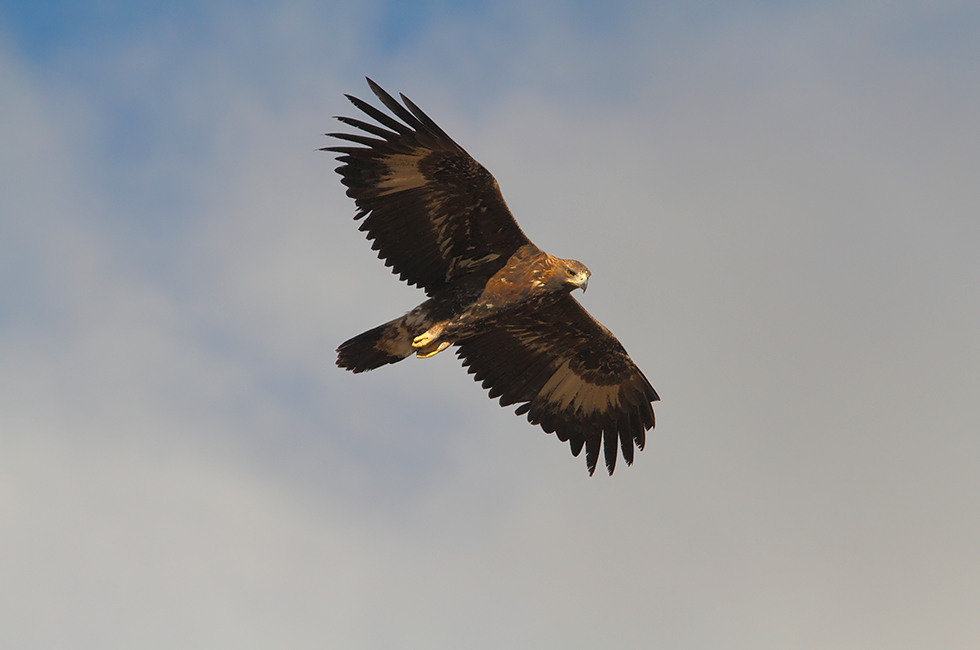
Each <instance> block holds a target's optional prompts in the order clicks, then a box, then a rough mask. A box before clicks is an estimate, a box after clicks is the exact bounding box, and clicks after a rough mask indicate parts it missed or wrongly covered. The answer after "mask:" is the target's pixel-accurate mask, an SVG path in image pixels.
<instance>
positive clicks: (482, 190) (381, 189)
mask: <svg viewBox="0 0 980 650" xmlns="http://www.w3.org/2000/svg"><path fill="white" fill-rule="evenodd" d="M367 81H368V84H369V85H370V86H371V90H373V91H374V94H375V95H377V96H378V99H380V100H381V102H382V103H383V104H384V105H385V106H386V107H387V108H388V110H390V111H391V112H392V113H393V114H394V116H395V117H397V118H398V119H395V118H393V117H391V116H390V115H387V114H385V113H384V112H382V111H381V110H379V109H377V108H375V107H373V106H371V105H370V104H368V103H367V102H364V101H362V100H360V99H357V98H356V97H351V96H350V95H347V98H348V99H349V100H350V101H351V102H352V103H353V104H354V106H356V107H357V108H359V109H360V110H362V111H363V112H364V113H366V114H367V115H368V116H370V117H371V118H373V119H374V120H375V121H376V122H377V123H378V124H380V125H381V126H377V125H375V124H368V123H366V122H362V121H360V120H356V119H353V118H349V117H338V118H337V119H339V120H340V121H341V122H343V123H344V124H347V125H349V126H353V127H355V128H357V129H360V130H361V131H364V132H365V133H368V134H370V136H373V137H369V136H367V135H363V134H360V133H330V134H328V135H330V136H332V137H335V138H338V139H340V140H346V141H348V142H352V143H355V144H357V145H361V146H356V147H355V146H336V147H325V148H324V149H323V150H324V151H333V152H336V153H339V154H340V155H339V156H338V157H337V160H338V161H340V162H341V163H343V164H342V165H341V166H340V167H338V168H337V172H338V173H339V174H340V175H341V176H342V177H343V178H342V182H343V184H344V185H346V186H347V196H349V197H351V198H352V199H354V202H355V203H356V204H357V214H356V215H355V217H354V218H355V219H361V218H364V221H363V222H362V223H361V226H360V229H361V230H363V231H366V232H367V236H368V239H372V240H374V244H373V245H372V248H373V249H374V250H377V251H378V257H380V258H381V259H383V260H385V265H386V266H390V267H391V268H392V270H393V271H394V272H395V273H397V274H398V276H399V278H401V279H402V280H405V281H406V282H408V283H409V284H414V285H418V286H419V287H421V288H423V289H425V291H426V293H427V294H429V295H432V294H433V293H435V292H436V291H438V290H439V289H441V288H442V287H445V286H446V285H447V284H449V283H450V282H452V281H453V280H454V279H455V278H457V277H459V276H461V275H465V274H467V273H473V272H478V273H481V274H486V277H490V276H491V275H493V274H494V273H496V272H497V271H498V270H499V269H500V268H501V267H502V266H503V265H504V263H505V262H506V261H507V259H508V258H509V257H510V256H511V254H512V253H513V252H514V251H516V250H517V249H518V248H520V247H521V246H523V245H524V244H527V243H529V241H528V239H527V237H526V236H525V235H524V233H523V232H521V229H520V227H519V226H518V225H517V222H516V221H514V217H513V215H511V213H510V210H509V209H508V208H507V204H506V203H504V198H503V196H502V195H501V194H500V188H499V187H498V185H497V181H496V180H494V178H493V176H492V175H491V174H490V172H488V171H487V170H486V169H485V168H484V167H483V166H482V165H481V164H480V163H478V162H476V161H475V160H473V158H472V157H471V156H470V155H469V154H468V153H466V152H465V151H463V149H462V147H460V146H459V145H458V144H456V143H455V142H453V140H452V138H450V137H449V136H448V135H446V133H445V131H443V130H442V129H441V128H439V127H438V126H437V125H436V123H435V122H433V121H432V120H431V119H430V118H429V117H428V116H427V115H426V114H425V113H423V112H422V111H421V110H420V109H419V108H418V107H417V106H416V105H415V104H413V103H412V102H411V101H410V100H409V99H408V98H407V97H405V96H404V95H402V96H401V98H402V101H403V102H404V106H402V105H401V104H399V103H398V102H397V101H396V100H395V99H394V98H393V97H392V96H391V95H389V94H388V93H386V92H385V91H384V90H382V89H381V87H380V86H378V85H377V84H376V83H374V82H373V81H371V80H370V79H368V80H367ZM399 120H401V121H399Z"/></svg>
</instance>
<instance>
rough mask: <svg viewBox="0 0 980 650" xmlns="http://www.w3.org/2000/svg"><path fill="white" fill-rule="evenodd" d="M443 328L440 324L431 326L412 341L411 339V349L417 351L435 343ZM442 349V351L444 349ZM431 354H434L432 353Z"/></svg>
mask: <svg viewBox="0 0 980 650" xmlns="http://www.w3.org/2000/svg"><path fill="white" fill-rule="evenodd" d="M443 327H444V326H443V325H441V324H440V325H433V326H432V327H430V328H429V329H427V330H426V331H424V332H422V333H421V334H419V335H418V336H416V337H415V338H414V339H412V347H413V348H416V349H419V348H425V347H427V346H429V345H432V344H433V343H435V341H436V339H438V338H439V335H440V334H442V330H443ZM442 349H443V350H444V349H445V348H442ZM432 354H435V352H433V353H432Z"/></svg>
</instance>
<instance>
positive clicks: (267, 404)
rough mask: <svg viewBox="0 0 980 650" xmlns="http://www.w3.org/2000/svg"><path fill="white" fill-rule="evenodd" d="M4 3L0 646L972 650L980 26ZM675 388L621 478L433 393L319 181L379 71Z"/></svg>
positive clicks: (483, 7) (917, 7)
mask: <svg viewBox="0 0 980 650" xmlns="http://www.w3.org/2000/svg"><path fill="white" fill-rule="evenodd" d="M597 6H598V5H597V4H594V3H572V4H569V3H538V2H530V3H529V2H514V3H492V4H490V3H478V2H473V3H462V4H461V3H435V2H433V3H382V2H375V3H372V2H359V3H346V4H345V3H293V4H289V5H279V4H271V3H263V2H252V3H217V2H216V3H207V2H203V3H188V4H176V3H156V4H153V3H141V4H133V3H118V4H113V3H89V4H86V3H64V4H61V3H18V4H12V3H3V4H0V142H2V143H3V146H2V147H0V547H2V548H4V553H3V554H2V556H0V604H2V607H0V645H3V646H4V647H24V648H47V647H52V648H53V647H58V648H63V647H80V648H87V647H92V648H100V649H101V648H117V647H118V648H131V647H161V648H164V647H166V648H172V647H207V648H215V647H218V648H221V647H229V648H231V647H234V648H236V649H238V648H249V647H269V646H276V647H281V646H289V647H299V648H304V647H322V646H323V643H324V639H330V640H331V643H335V644H336V645H338V646H343V647H350V648H374V647H379V646H380V647H391V646H397V647H407V648H414V647H418V648H458V647H477V648H482V647H486V648H496V647H514V648H524V647H527V648H531V647H534V648H537V647H554V646H558V645H561V646H562V647H568V648H586V647H590V648H591V647H597V646H599V645H619V646H622V647H637V648H647V647H651V646H655V647H661V646H662V647H671V648H705V647H725V648H730V647H735V648H753V649H757V648H786V647H794V648H795V647H802V648H824V647H860V648H887V649H889V650H894V649H895V648H922V647H973V646H976V645H977V642H978V641H980V637H978V632H977V628H976V620H975V619H976V604H977V602H978V601H980V588H978V585H980V566H978V565H977V563H976V561H975V557H976V548H977V547H978V546H980V523H978V522H980V516H978V514H980V478H978V474H977V472H976V467H977V462H978V460H980V442H978V438H977V436H976V431H977V421H978V420H977V413H976V406H975V403H976V398H975V393H976V389H977V388H978V386H980V344H978V339H977V336H976V332H977V331H980V303H978V301H977V300H976V298H975V296H976V287H977V286H978V285H980V266H978V265H977V263H976V260H977V259H978V258H980V250H978V246H980V245H978V242H980V225H978V223H980V222H978V220H977V218H976V215H977V214H980V195H978V194H977V192H976V189H975V186H976V170H977V169H980V160H978V152H980V122H978V121H977V119H976V116H977V115H978V114H980V83H978V81H980V79H978V72H977V71H978V70H980V65H978V64H980V46H978V45H977V43H980V39H978V38H977V36H978V35H980V34H978V32H980V11H978V10H977V9H976V8H975V7H974V6H973V5H972V4H970V3H956V2H948V3H942V2H940V3H914V2H909V3H890V4H889V5H888V6H881V5H878V4H871V3H834V2H810V3H752V4H743V5H739V6H738V7H734V6H732V5H730V4H726V5H723V6H722V8H718V7H717V6H714V5H711V4H700V5H697V6H692V5H690V4H689V3H657V4H650V3H626V2H623V3H606V4H604V5H602V10H601V11H600V10H597V9H596V7H597ZM365 75H368V76H371V77H372V78H373V79H375V80H376V81H378V82H380V83H381V84H382V85H383V86H385V87H386V88H387V89H388V90H389V91H391V92H404V93H405V94H406V95H408V96H409V97H411V98H412V99H413V100H414V101H415V102H416V103H417V104H418V105H419V106H421V107H422V108H423V110H425V111H426V112H427V113H428V114H429V115H431V116H432V117H433V118H434V119H435V120H436V121H437V122H438V123H439V124H440V125H441V126H442V127H443V128H444V129H446V130H447V131H448V132H449V133H450V134H451V135H452V136H453V137H454V139H456V140H457V141H458V142H460V144H462V146H464V147H465V148H466V149H467V150H468V151H469V152H470V153H472V154H473V155H474V156H475V157H476V158H477V159H478V160H480V161H481V162H482V163H483V164H484V165H486V166H487V167H488V168H489V169H490V171H491V172H493V173H494V175H495V176H496V178H497V179H498V181H499V182H500V184H501V187H502V190H503V192H504V196H505V197H506V199H507V201H508V203H509V205H510V207H511V209H512V210H513V211H514V213H515V215H516V216H517V219H518V220H519V222H520V223H521V225H522V227H523V228H524V230H525V232H527V233H528V235H529V236H530V237H531V238H532V239H533V240H534V241H535V243H537V244H538V245H539V246H541V247H542V248H544V249H545V250H547V251H549V252H551V253H553V254H555V255H559V256H562V257H572V258H575V259H580V260H582V261H583V262H585V263H586V264H587V265H588V266H589V267H590V268H591V270H592V271H593V276H592V279H591V280H590V291H589V293H588V295H587V296H582V301H583V304H584V305H585V306H586V308H587V309H589V311H590V312H591V313H592V314H593V315H594V316H596V318H598V319H599V320H600V321H602V322H603V323H604V324H605V325H606V326H608V327H609V328H610V329H612V330H613V331H614V332H615V333H616V334H617V336H618V337H619V339H620V340H621V341H622V342H623V344H624V345H625V346H626V348H627V349H628V350H629V351H630V353H631V355H632V357H633V358H634V359H635V360H636V361H637V363H638V364H639V365H640V366H641V367H642V368H643V370H644V372H645V373H646V374H647V376H648V377H649V378H650V379H651V381H652V383H653V384H654V385H655V386H656V387H657V389H658V391H659V392H660V394H661V396H662V398H663V401H662V402H660V403H659V404H658V405H657V420H658V425H657V428H656V429H655V430H654V431H653V432H651V434H650V436H649V438H648V444H647V448H646V450H645V451H643V452H642V453H641V454H639V455H638V458H637V460H636V463H635V464H634V465H633V466H632V467H629V468H627V467H622V468H620V469H619V470H617V473H616V475H615V476H614V477H612V478H608V477H604V476H602V477H600V476H596V477H593V478H589V477H588V475H587V473H586V471H585V467H584V463H583V461H582V459H581V458H578V459H576V458H572V457H571V456H570V454H569V453H568V449H567V446H564V445H561V444H560V443H559V442H558V441H557V440H555V439H554V437H553V436H548V435H545V434H544V433H543V432H542V431H541V430H540V429H538V428H534V427H531V426H530V425H528V424H527V422H526V421H524V420H523V419H521V418H517V417H514V416H513V415H512V413H511V412H510V410H509V409H501V408H500V407H499V406H497V405H496V404H495V403H494V402H492V401H490V400H489V399H487V397H486V395H485V393H484V391H482V390H481V389H480V387H479V386H478V385H477V384H475V383H474V382H473V381H472V380H471V379H470V377H469V376H468V375H467V374H466V373H465V371H464V370H463V369H461V368H460V364H459V362H458V360H456V359H455V358H454V357H453V356H451V355H448V354H442V355H438V356H437V357H434V358H432V359H429V360H425V361H419V360H415V359H409V360H406V361H405V362H403V363H400V364H397V365H395V366H390V367H387V368H384V369H381V370H378V371H376V372H371V373H367V374H364V375H358V376H354V375H351V374H349V373H345V372H342V371H340V370H338V369H337V368H336V367H335V366H334V358H335V356H334V349H335V348H336V346H337V345H338V344H339V343H340V342H342V341H343V340H345V339H346V338H348V337H350V336H352V335H354V334H357V333H359V332H361V331H363V330H365V329H368V328H370V327H373V326H375V325H377V324H379V323H381V322H384V321H386V320H388V319H390V318H393V317H395V316H397V315H399V314H401V313H403V312H405V311H407V310H409V309H411V308H412V307H414V306H415V304H416V303H417V302H419V301H420V300H421V296H420V295H419V293H418V292H417V291H415V290H413V289H410V288H408V287H405V286H403V285H400V284H399V283H398V281H397V279H396V278H394V277H393V276H392V275H391V274H390V273H389V272H388V270H387V269H386V268H384V266H383V265H382V264H381V263H380V262H379V261H378V260H377V259H376V258H375V256H374V254H373V253H372V252H371V251H370V246H369V244H368V242H366V241H365V240H364V239H363V235H362V233H360V232H358V231H357V225H356V223H355V222H354V221H353V220H352V216H353V213H354V210H353V205H352V204H351V202H350V200H349V199H348V198H347V197H346V196H344V193H343V187H342V186H341V184H340V182H339V180H338V178H337V176H336V174H334V172H333V168H334V167H335V166H336V163H335V162H334V161H333V160H331V158H330V157H329V156H328V155H325V154H323V153H322V152H319V151H317V149H318V148H319V147H321V146H324V144H325V142H326V140H325V138H323V135H322V134H323V133H325V132H328V131H334V130H336V129H337V128H338V126H339V125H338V123H337V122H336V121H334V120H332V119H331V116H334V115H341V114H346V115H353V114H354V108H353V107H352V106H351V105H350V104H349V103H348V102H347V101H346V100H345V99H344V97H343V94H344V93H351V94H355V95H358V96H360V97H363V98H366V99H367V98H369V94H370V92H369V90H368V88H367V86H366V84H365V83H364V80H363V77H364V76H365Z"/></svg>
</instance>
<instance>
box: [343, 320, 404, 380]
mask: <svg viewBox="0 0 980 650" xmlns="http://www.w3.org/2000/svg"><path fill="white" fill-rule="evenodd" d="M397 324H398V321H392V322H391V323H385V324H384V325H379V326H378V327H375V328H374V329H370V330H368V331H366V332H364V333H363V334H358V335H357V336H355V337H354V338H352V339H349V340H347V341H345V342H344V343H342V344H341V346H340V347H339V348H337V365H338V366H340V367H341V368H346V369H347V370H351V371H353V372H364V371H365V370H374V369H375V368H378V367H381V366H383V365H386V364H389V363H395V362H397V361H401V360H402V359H404V358H405V357H407V356H408V355H410V354H411V353H412V349H411V345H409V349H408V350H405V351H404V353H403V351H402V350H399V349H398V348H397V347H395V346H392V345H386V340H390V338H391V336H390V335H391V334H392V333H393V329H394V328H395V327H396V326H397ZM386 334H388V336H386Z"/></svg>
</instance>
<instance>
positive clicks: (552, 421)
mask: <svg viewBox="0 0 980 650" xmlns="http://www.w3.org/2000/svg"><path fill="white" fill-rule="evenodd" d="M367 82H368V85H370V87H371V90H373V91H374V94H375V95H377V97H378V99H380V100H381V102H382V103H383V104H384V105H385V106H386V107H387V108H388V110H390V111H391V113H392V114H393V115H394V117H392V116H391V115H387V114H386V113H384V112H382V111H381V110H379V109H377V108H375V107H374V106H371V105H370V104H368V103H367V102H364V101H362V100H360V99H358V98H356V97H352V96H350V95H347V96H346V97H347V98H348V99H349V100H350V101H351V102H352V103H353V104H354V106H356V107H357V108H358V109H360V110H361V111H363V112H364V113H365V114H367V115H368V116H369V117H371V118H373V119H374V120H375V122H377V124H369V123H367V122H363V121H361V120H357V119H353V118H349V117H338V118H337V119H338V120H340V121H341V122H343V123H344V124H347V125H348V126H352V127H354V128H356V129H359V130H360V131H363V132H364V133H330V134H327V135H328V136H331V137H334V138H338V139H340V140H343V141H346V142H347V143H353V144H354V145H357V146H349V145H347V144H345V145H344V146H334V147H325V148H324V149H323V150H324V151H332V152H335V153H337V154H339V155H338V156H337V160H338V161H339V162H340V163H342V164H341V165H340V167H338V168H337V173H339V174H340V176H341V177H342V182H343V184H344V185H346V186H347V196H349V197H351V198H352V199H354V202H355V203H356V205H357V214H356V215H355V216H354V219H355V220H359V219H363V221H362V222H361V225H360V229H361V230H363V231H365V232H366V233H367V237H368V239H370V240H373V242H374V243H373V244H372V246H371V248H372V249H374V250H376V251H378V257H379V258H381V259H382V260H384V262H385V265H386V266H390V267H391V269H392V271H394V272H395V273H397V274H398V277H399V278H400V279H402V280H404V281H406V282H408V284H409V285H416V286H418V287H420V288H422V289H424V290H425V293H426V295H427V296H428V300H426V301H425V302H423V303H422V304H421V305H419V306H418V307H416V308H415V309H413V310H412V311H411V312H409V313H408V314H406V315H404V316H402V317H401V318H396V319H395V320H393V321H390V322H388V323H385V324H384V325H381V326H379V327H375V328H374V329H372V330H368V331H367V332H364V333H363V334H361V335H359V336H355V337H354V338H352V339H350V340H349V341H347V342H345V343H344V344H343V345H341V346H340V347H339V348H338V349H337V365H338V366H340V367H341V368H346V369H348V370H352V371H354V372H364V371H365V370H371V369H373V368H377V367H379V366H383V365H385V364H387V363H395V362H396V361H401V360H402V359H404V358H405V357H407V356H409V355H411V354H413V353H414V354H416V355H417V356H418V357H420V358H423V359H424V358H427V357H431V356H433V355H435V354H438V353H439V352H441V351H443V350H444V349H446V348H447V347H449V346H450V345H456V346H457V347H458V349H457V351H456V354H457V355H458V356H459V357H460V358H461V359H462V360H463V365H464V366H466V367H467V370H468V371H469V372H470V373H471V374H473V375H474V376H475V377H474V378H475V379H476V381H481V382H483V387H484V388H488V389H489V390H490V397H491V398H496V397H499V398H500V405H501V406H507V405H510V404H518V403H520V406H518V408H517V410H516V411H515V413H516V414H517V415H523V414H525V413H526V414H527V419H528V421H529V422H531V424H540V425H541V428H543V429H544V430H545V431H546V432H548V433H552V432H554V433H556V434H557V435H558V438H559V439H560V440H562V441H568V443H569V444H570V446H571V450H572V454H573V455H575V456H578V455H579V452H581V451H582V447H583V446H584V447H585V458H586V464H587V465H588V468H589V474H590V475H591V474H592V473H593V472H594V471H595V466H596V462H597V461H598V458H599V448H600V446H604V452H605V453H604V455H605V461H606V469H607V470H608V471H609V473H610V474H612V473H613V470H614V469H615V467H616V447H617V446H621V447H622V450H623V458H624V459H625V460H626V463H627V464H632V462H633V444H634V443H636V446H637V447H639V448H640V449H643V444H644V441H645V438H646V431H647V430H648V429H651V428H653V426H654V415H653V406H652V403H653V402H655V401H657V400H659V399H660V398H659V397H658V396H657V392H656V391H655V390H654V389H653V386H651V385H650V382H649V381H647V378H646V377H644V376H643V373H642V372H640V369H639V368H637V367H636V365H635V364H634V363H633V361H632V360H631V359H630V358H629V355H627V354H626V350H625V349H624V348H623V346H622V345H621V344H620V343H619V341H617V340H616V337H615V336H613V335H612V332H610V331H609V330H607V329H606V328H605V327H603V326H602V325H600V324H599V323H598V322H597V321H596V320H595V319H594V318H592V317H591V316H590V315H589V313H588V312H587V311H585V309H584V308H583V307H582V305H580V304H579V303H578V301H577V300H575V298H573V297H572V296H571V292H572V290H574V289H578V288H581V289H582V291H583V292H584V291H585V289H586V286H587V284H588V281H589V275H590V272H589V269H588V268H586V266H585V265H584V264H582V263H581V262H576V261H574V260H563V259H559V258H557V257H552V256H551V255H548V254H547V253H545V252H544V251H542V250H541V249H540V248H538V247H537V246H535V245H534V244H532V243H531V241H530V240H529V239H528V238H527V237H526V236H525V235H524V233H523V232H521V229H520V228H519V227H518V225H517V222H516V221H515V220H514V217H513V215H511V213H510V210H509V209H508V208H507V204H506V203H504V198H503V196H502V195H501V194H500V188H499V187H498V185H497V181H496V180H494V177H493V176H492V175H491V174H490V172H488V171H487V170H486V169H485V168H484V167H483V166H482V165H481V164H480V163H478V162H477V161H476V160H474V159H473V158H472V157H471V156H470V155H469V154H468V153H466V152H465V151H464V150H463V148H462V147H460V146H459V145H458V144H456V143H455V142H453V140H452V138H450V137H449V136H448V135H446V132H445V131H443V130H442V129H441V128H439V127H438V126H436V123H435V122H433V121H432V120H431V119H430V118H429V117H428V116H427V115H426V114H425V113H423V112H422V111H421V110H419V108H418V106H416V105H415V104H413V103H412V102H411V101H410V100H409V99H408V98H407V97H405V96H404V95H401V99H402V102H404V105H402V104H399V103H398V102H397V101H396V100H395V99H394V98H393V97H392V96H391V95H389V94H388V93H386V92H385V91H384V90H382V89H381V87H380V86H378V85H377V84H376V83H374V82H373V81H371V80H370V79H368V80H367ZM395 118H397V119H395ZM399 120H400V121H399ZM379 125H380V126H379ZM365 134H367V135H365ZM603 443H605V444H604V445H603ZM617 443H618V444H617Z"/></svg>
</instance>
